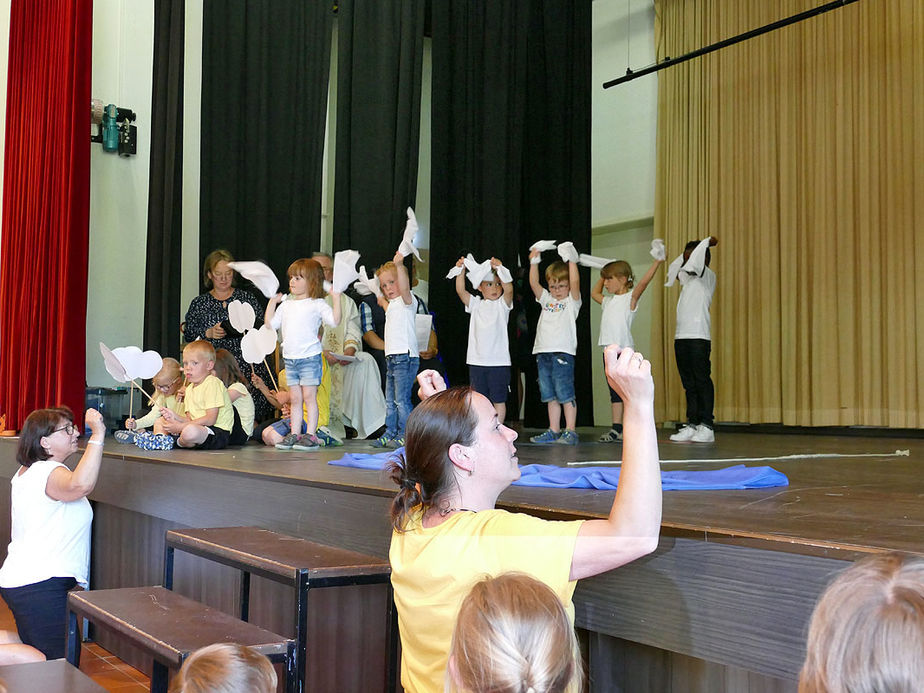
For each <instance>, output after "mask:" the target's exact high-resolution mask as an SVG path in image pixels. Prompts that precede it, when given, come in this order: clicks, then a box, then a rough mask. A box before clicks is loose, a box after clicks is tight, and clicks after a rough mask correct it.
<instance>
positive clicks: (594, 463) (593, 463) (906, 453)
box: [568, 450, 911, 467]
mask: <svg viewBox="0 0 924 693" xmlns="http://www.w3.org/2000/svg"><path fill="white" fill-rule="evenodd" d="M910 455H911V451H910V450H895V451H894V452H863V453H852V454H846V453H840V452H816V453H803V454H798V455H776V456H774V457H723V458H708V459H705V458H703V459H696V458H693V459H688V460H659V461H660V463H661V464H690V463H699V462H724V463H726V464H727V463H729V462H735V463H741V462H772V461H777V460H804V459H821V458H846V457H910ZM620 464H622V460H590V461H586V462H569V463H568V466H569V467H603V466H608V465H610V466H612V465H620Z"/></svg>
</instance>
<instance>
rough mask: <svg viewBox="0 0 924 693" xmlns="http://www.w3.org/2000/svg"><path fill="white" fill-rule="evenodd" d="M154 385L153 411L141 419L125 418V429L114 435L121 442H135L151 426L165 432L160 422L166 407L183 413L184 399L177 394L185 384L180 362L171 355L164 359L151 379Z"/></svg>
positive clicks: (155, 430)
mask: <svg viewBox="0 0 924 693" xmlns="http://www.w3.org/2000/svg"><path fill="white" fill-rule="evenodd" d="M151 383H152V384H153V385H154V397H152V398H151V402H150V404H151V411H149V412H148V413H147V414H145V415H144V416H142V417H141V418H139V419H135V418H132V417H131V416H130V417H128V418H127V419H125V428H126V430H124V431H116V432H115V434H114V437H115V439H116V441H118V442H119V443H134V442H135V437H136V435H137V434H139V433H144V432H145V429H147V428H149V427H153V428H154V433H163V432H164V431H163V426H162V425H161V422H160V410H161V408H162V407H166V408H167V409H169V410H170V411H175V412H179V413H181V414H182V413H183V399H182V397H178V396H177V391H178V390H179V389H180V387H181V386H182V385H183V371H182V368H181V367H180V362H179V361H177V360H176V359H172V358H170V357H169V356H168V357H167V358H165V359H164V360H163V365H162V366H161V369H160V370H159V371H157V374H156V375H155V376H154V377H153V378H152V379H151Z"/></svg>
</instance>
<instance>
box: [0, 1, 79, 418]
mask: <svg viewBox="0 0 924 693" xmlns="http://www.w3.org/2000/svg"><path fill="white" fill-rule="evenodd" d="M92 22H93V12H92V3H91V2H90V0H14V2H12V3H11V8H10V51H9V70H8V74H9V83H8V91H7V113H6V154H5V160H4V185H3V221H2V223H3V233H2V249H0V414H6V415H7V426H8V427H9V428H19V427H20V426H21V425H22V422H23V420H24V419H25V417H26V416H27V415H28V414H29V412H31V411H32V410H33V409H36V408H40V407H48V406H54V405H57V404H66V405H67V406H69V407H71V409H73V410H74V412H75V414H76V416H77V418H78V420H82V412H83V408H84V399H85V395H84V390H85V372H86V363H85V361H86V306H87V252H88V251H87V246H88V241H89V233H88V224H89V204H90V202H89V201H90V197H89V169H90V142H89V133H90V116H89V108H88V106H89V103H90V74H91V70H90V59H91V45H92V44H91V40H92Z"/></svg>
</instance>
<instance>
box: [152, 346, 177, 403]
mask: <svg viewBox="0 0 924 693" xmlns="http://www.w3.org/2000/svg"><path fill="white" fill-rule="evenodd" d="M182 379H183V367H182V366H181V365H180V362H179V361H177V360H176V359H175V358H171V357H169V356H167V357H165V358H164V360H163V363H162V364H161V367H160V370H159V371H157V373H155V374H154V377H153V378H151V382H152V383H154V387H155V391H154V397H157V395H163V394H164V393H162V392H160V391H159V390H157V389H156V388H157V386H158V385H169V386H170V392H169V393H168V394H171V395H172V394H174V393H175V392H176V391H177V390H179V389H180V385H181V384H182V382H181V381H182ZM150 403H151V404H154V403H155V402H154V398H151V401H150Z"/></svg>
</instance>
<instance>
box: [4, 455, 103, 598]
mask: <svg viewBox="0 0 924 693" xmlns="http://www.w3.org/2000/svg"><path fill="white" fill-rule="evenodd" d="M57 467H64V465H63V464H61V463H60V462H53V461H52V460H39V461H37V462H33V463H32V466H30V467H27V468H25V471H24V472H23V473H22V474H14V475H13V478H12V479H10V485H11V486H12V491H11V499H12V502H11V508H12V509H11V513H10V514H11V516H12V522H13V527H12V532H11V538H10V545H9V547H8V548H7V556H6V560H5V561H4V562H3V567H2V568H0V587H22V586H23V585H32V584H35V583H36V582H41V581H42V580H47V579H48V578H53V577H73V578H74V579H76V580H77V582H78V583H79V584H80V585H81V586H82V587H84V588H85V589H86V588H87V587H88V580H89V575H90V524H91V523H92V522H93V509H92V508H91V507H90V501H88V500H87V499H86V498H85V497H84V498H81V499H79V500H75V501H67V502H65V501H57V500H54V499H52V498H49V496H48V495H47V494H46V493H45V486H46V484H47V483H48V476H49V475H50V474H51V473H52V472H53V471H54V470H55V469H56V468H57Z"/></svg>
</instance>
